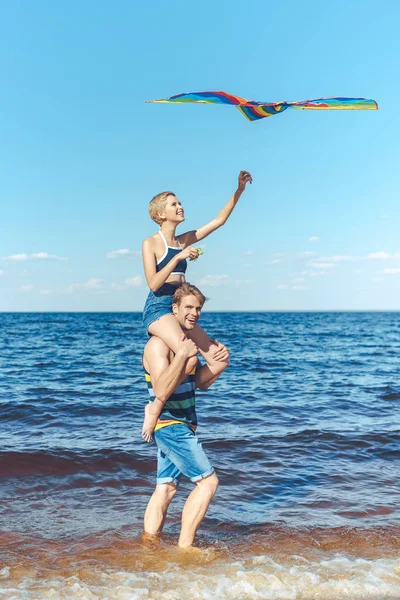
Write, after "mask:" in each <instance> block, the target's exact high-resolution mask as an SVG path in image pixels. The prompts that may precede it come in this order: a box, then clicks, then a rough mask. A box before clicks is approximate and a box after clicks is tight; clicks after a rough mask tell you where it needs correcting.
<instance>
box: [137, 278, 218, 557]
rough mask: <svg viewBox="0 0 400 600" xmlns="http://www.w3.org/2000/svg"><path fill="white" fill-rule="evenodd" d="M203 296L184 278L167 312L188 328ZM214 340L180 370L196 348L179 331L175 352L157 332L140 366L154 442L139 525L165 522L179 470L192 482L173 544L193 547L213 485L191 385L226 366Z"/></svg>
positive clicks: (154, 530)
mask: <svg viewBox="0 0 400 600" xmlns="http://www.w3.org/2000/svg"><path fill="white" fill-rule="evenodd" d="M205 300H206V298H205V296H204V295H203V294H202V293H201V292H200V290H198V289H197V288H196V287H195V286H193V285H190V284H188V283H184V284H183V285H182V286H180V287H179V288H178V289H177V290H176V292H175V294H174V299H173V304H172V312H173V314H174V315H175V317H176V318H177V320H178V322H179V324H180V325H181V327H182V330H183V332H184V333H185V332H187V333H189V332H190V331H191V330H192V329H194V327H195V326H196V323H197V321H198V320H199V317H200V313H201V309H202V307H203V304H204V302H205ZM210 344H214V345H215V352H214V353H213V357H212V358H209V355H210V353H208V355H207V356H208V358H206V360H207V364H205V365H203V366H200V367H199V366H197V367H195V369H193V371H192V372H191V373H190V374H189V375H186V374H185V365H186V362H187V359H188V358H190V357H191V356H196V355H197V352H198V349H197V348H196V346H195V344H194V343H193V341H192V340H190V339H189V338H187V337H186V336H185V335H184V334H183V335H182V338H181V339H180V341H179V346H178V350H177V352H176V354H175V355H174V354H173V352H172V351H171V350H170V349H169V348H168V346H167V345H166V344H165V343H164V342H163V341H162V340H161V339H160V338H157V337H152V338H151V339H150V340H149V341H148V342H147V344H146V347H145V349H144V354H143V366H144V368H145V370H146V372H147V373H146V380H147V385H148V388H149V392H150V397H151V404H149V405H148V406H147V407H146V413H145V414H146V416H145V421H144V424H143V431H142V436H143V438H144V439H146V441H150V440H151V434H152V430H153V428H154V439H155V442H156V444H157V446H158V456H157V485H156V489H155V491H154V493H153V495H152V497H151V499H150V501H149V503H148V506H147V509H146V513H145V516H144V529H145V532H146V533H148V534H152V535H156V534H158V533H159V532H160V531H161V530H162V527H163V525H164V521H165V517H166V514H167V510H168V506H169V504H170V502H171V500H172V498H173V497H174V496H175V493H176V489H177V486H178V484H179V480H180V477H181V475H182V473H183V474H184V475H185V476H186V477H189V478H190V479H191V481H193V483H195V484H196V487H195V488H194V490H193V491H192V492H191V494H190V495H189V497H188V499H187V500H186V503H185V506H184V508H183V512H182V528H181V533H180V537H179V542H178V545H179V546H180V547H182V548H188V547H190V546H192V544H193V540H194V536H195V534H196V530H197V528H198V526H199V525H200V523H201V521H202V520H203V517H204V515H205V514H206V511H207V508H208V505H209V504H210V502H211V500H212V498H213V496H214V494H215V492H216V490H217V487H218V479H217V476H216V474H215V472H214V468H213V466H212V465H211V463H210V461H209V460H208V458H207V456H206V455H205V453H204V450H203V448H202V446H201V444H200V442H199V439H198V437H197V436H196V433H195V430H196V426H197V417H196V408H195V388H200V389H202V390H206V389H207V388H208V387H210V385H211V384H212V383H214V381H216V380H217V379H218V377H219V376H220V374H221V373H222V372H223V371H224V370H225V369H226V367H227V366H228V359H229V352H228V350H227V349H226V348H225V346H224V345H223V344H219V343H218V342H216V341H211V340H210Z"/></svg>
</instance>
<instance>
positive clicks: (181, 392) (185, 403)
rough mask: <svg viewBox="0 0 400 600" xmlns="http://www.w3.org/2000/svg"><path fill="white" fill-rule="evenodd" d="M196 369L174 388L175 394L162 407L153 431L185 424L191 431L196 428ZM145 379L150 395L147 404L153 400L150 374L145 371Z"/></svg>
mask: <svg viewBox="0 0 400 600" xmlns="http://www.w3.org/2000/svg"><path fill="white" fill-rule="evenodd" d="M195 376H196V367H195V368H194V369H193V370H192V371H191V372H190V374H189V375H188V376H187V377H186V378H185V379H184V380H183V382H182V383H181V385H180V386H179V387H177V388H176V390H175V392H174V393H173V394H171V395H170V397H169V398H168V400H167V401H166V403H165V404H164V406H163V409H162V411H161V414H160V416H159V417H158V421H157V425H156V426H155V428H154V431H157V429H161V428H162V427H167V425H174V424H175V423H187V424H188V425H189V427H190V428H191V429H193V431H195V430H196V427H197V416H196V403H195V393H194V392H195V389H196V382H195ZM145 377H146V383H147V388H148V390H149V394H150V400H149V402H153V401H154V398H155V394H154V390H153V386H152V384H151V378H150V374H149V373H148V372H147V371H146V369H145Z"/></svg>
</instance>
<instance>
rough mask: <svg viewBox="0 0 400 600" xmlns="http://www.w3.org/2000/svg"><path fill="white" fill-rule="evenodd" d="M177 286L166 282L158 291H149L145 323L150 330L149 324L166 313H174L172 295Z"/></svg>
mask: <svg viewBox="0 0 400 600" xmlns="http://www.w3.org/2000/svg"><path fill="white" fill-rule="evenodd" d="M175 290H176V286H175V285H173V284H172V283H164V285H162V286H161V287H160V288H159V289H158V290H157V291H156V292H152V291H150V292H149V295H148V296H147V300H146V303H145V305H144V309H143V325H144V326H145V328H146V331H148V329H149V326H150V325H151V323H154V321H157V320H158V319H160V318H161V317H163V316H164V315H169V314H172V297H173V295H174V293H175Z"/></svg>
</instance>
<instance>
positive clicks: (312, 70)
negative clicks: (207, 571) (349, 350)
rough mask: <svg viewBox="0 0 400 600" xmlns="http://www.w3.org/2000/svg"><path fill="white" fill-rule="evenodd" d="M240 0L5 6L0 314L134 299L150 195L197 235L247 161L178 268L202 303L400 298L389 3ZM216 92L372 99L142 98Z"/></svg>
mask: <svg viewBox="0 0 400 600" xmlns="http://www.w3.org/2000/svg"><path fill="white" fill-rule="evenodd" d="M245 6H246V5H245V4H243V2H237V1H236V0H231V1H229V2H225V1H219V2H215V1H214V2H210V1H208V0H204V1H203V2H201V3H189V2H173V1H171V2H168V3H166V2H158V1H154V2H152V3H134V2H131V1H129V2H128V1H122V0H119V1H117V2H114V3H110V2H104V1H100V2H99V1H96V2H94V1H92V0H85V2H77V1H74V0H72V1H69V2H57V3H55V2H50V1H44V0H36V1H35V2H34V3H33V2H28V1H26V0H20V1H17V0H13V1H11V0H8V1H5V2H3V3H2V4H1V7H0V69H1V73H2V82H3V85H2V93H1V95H0V134H1V144H0V198H1V236H0V311H13V310H16V311H38V310H43V311H49V310H50V311H51V310H55V311H58V310H62V311H80V310H81V311H86V310H89V311H97V310H100V311H101V310H117V311H118V310H123V311H131V310H133V311H135V310H141V309H142V306H143V303H144V300H145V297H146V293H147V291H146V286H145V282H144V278H143V270H142V265H141V259H140V247H141V241H142V239H143V238H144V237H147V236H148V235H151V234H152V233H153V232H154V231H155V229H156V226H155V224H154V223H153V222H152V221H151V220H150V219H149V217H148V213H147V206H148V202H149V200H150V199H151V197H152V196H154V195H155V194H156V193H159V192H160V191H162V190H165V189H171V190H173V191H175V193H176V194H177V196H178V198H179V199H180V200H181V202H182V203H183V205H184V207H185V210H186V223H185V226H184V228H185V229H186V228H187V229H192V228H194V227H196V226H200V225H203V224H204V223H205V222H207V221H209V220H210V219H212V218H213V217H214V216H215V215H216V214H217V212H218V210H219V209H220V208H221V207H222V206H223V204H224V203H225V202H226V201H227V200H228V198H229V197H230V196H231V194H232V193H233V191H234V190H235V186H236V180H237V175H238V173H239V171H240V170H241V169H246V170H249V171H250V172H251V173H252V175H253V178H254V183H253V185H252V186H251V187H249V189H248V190H247V191H246V193H245V195H243V197H242V198H241V200H240V202H239V204H238V206H237V208H236V209H235V212H234V214H233V215H232V217H231V219H230V221H228V223H227V224H226V225H225V227H224V228H222V229H220V230H219V231H217V232H215V233H214V234H213V235H212V236H210V237H209V238H208V239H206V240H205V241H204V249H205V254H204V255H203V256H202V257H201V258H200V259H199V260H198V261H197V262H196V263H195V264H193V265H190V266H189V271H188V280H189V281H191V282H193V283H196V284H198V285H199V287H200V288H201V289H202V290H203V291H204V292H205V293H206V295H207V296H208V297H210V301H209V303H208V310H224V309H226V310H235V309H237V310H347V309H349V310H357V309H361V310H375V309H377V310H380V309H388V310H400V294H399V292H400V241H399V235H398V230H399V223H400V207H399V204H400V197H399V196H400V195H399V175H398V173H399V168H398V165H399V162H400V160H399V159H400V156H399V155H400V151H399V142H398V139H399V133H400V128H399V110H398V98H399V96H400V80H399V76H398V74H399V68H400V42H399V35H398V27H397V24H398V22H399V17H400V5H399V3H398V2H394V1H392V2H390V1H389V2H386V3H385V5H384V7H382V8H377V5H376V2H372V1H369V0H365V1H364V2H362V3H356V2H353V3H349V2H348V1H347V2H342V1H340V0H339V1H337V2H335V3H320V4H318V3H310V4H304V3H300V2H298V1H294V2H292V1H289V2H285V3H265V6H264V5H263V3H257V4H255V5H254V11H253V12H252V11H250V10H249V9H247V10H246V9H245V8H244V7H245ZM248 6H250V5H248ZM213 89H216V90H224V91H227V92H230V93H233V94H237V95H240V96H242V97H245V98H250V99H255V100H265V101H278V100H304V99H307V98H314V97H320V96H335V95H339V96H359V97H366V98H373V99H375V100H377V102H378V104H379V107H380V111H376V112H375V111H374V112H372V111H371V112H369V111H366V112H351V111H350V112H334V111H332V112H313V111H307V112H303V111H292V112H291V111H287V112H285V113H283V114H282V115H277V116H276V117H272V118H269V119H265V120H263V121H260V122H255V123H249V122H248V121H247V120H246V119H245V118H244V117H243V116H241V115H240V114H239V112H238V111H236V110H235V109H233V108H230V107H220V106H202V105H189V106H187V105H186V106H183V105H162V104H159V105H157V104H145V103H144V100H146V99H151V98H162V97H167V96H170V95H173V94H176V93H180V92H189V91H201V90H213ZM178 231H179V230H178ZM181 231H182V232H183V231H184V229H183V228H182V230H181ZM121 250H124V252H118V251H121Z"/></svg>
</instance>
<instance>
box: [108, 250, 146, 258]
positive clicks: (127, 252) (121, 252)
mask: <svg viewBox="0 0 400 600" xmlns="http://www.w3.org/2000/svg"><path fill="white" fill-rule="evenodd" d="M121 256H135V257H136V256H140V252H139V251H138V250H129V249H128V248H121V249H120V250H113V251H112V252H108V254H106V258H120V257H121Z"/></svg>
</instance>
